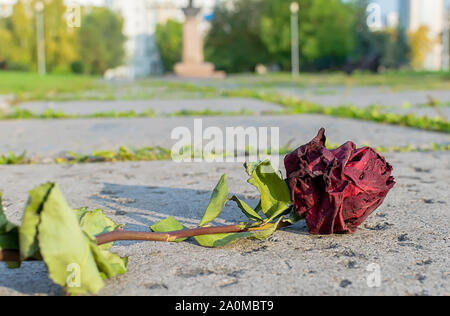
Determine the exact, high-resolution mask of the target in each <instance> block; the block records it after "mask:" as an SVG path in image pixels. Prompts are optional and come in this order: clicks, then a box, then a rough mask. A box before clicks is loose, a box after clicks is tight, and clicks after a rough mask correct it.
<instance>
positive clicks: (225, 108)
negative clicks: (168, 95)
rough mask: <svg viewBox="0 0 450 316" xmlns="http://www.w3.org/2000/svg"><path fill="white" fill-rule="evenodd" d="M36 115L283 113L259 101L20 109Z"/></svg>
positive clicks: (114, 103)
mask: <svg viewBox="0 0 450 316" xmlns="http://www.w3.org/2000/svg"><path fill="white" fill-rule="evenodd" d="M19 107H20V108H21V109H27V110H29V111H32V112H33V113H37V114H38V113H42V112H44V111H46V110H47V109H52V110H55V111H60V110H61V111H63V112H64V113H66V114H70V115H89V114H93V113H96V112H111V111H116V112H128V111H136V112H137V113H143V112H144V111H146V110H148V109H152V110H153V111H155V113H156V114H159V115H164V114H171V113H174V112H178V111H182V110H190V111H205V110H211V111H220V112H239V111H241V110H247V111H251V112H254V113H261V112H265V111H279V110H280V109H281V108H280V106H279V105H276V104H273V103H269V102H263V101H259V100H255V99H246V98H236V99H225V98H220V99H195V100H128V101H127V100H117V101H65V102H42V101H40V102H27V103H22V104H21V105H20V106H19Z"/></svg>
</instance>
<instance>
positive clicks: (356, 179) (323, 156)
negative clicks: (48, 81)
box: [284, 128, 395, 235]
mask: <svg viewBox="0 0 450 316" xmlns="http://www.w3.org/2000/svg"><path fill="white" fill-rule="evenodd" d="M325 141H326V137H325V129H323V128H322V129H321V130H320V131H319V134H318V135H317V136H316V137H315V138H314V139H313V140H312V141H311V142H310V143H309V144H306V145H304V146H301V147H300V148H298V149H297V150H295V151H294V152H292V153H290V154H289V155H287V156H286V158H285V160H284V165H285V167H286V173H287V181H288V184H289V188H290V190H291V195H292V201H293V203H294V204H295V207H296V210H297V212H298V214H299V215H300V216H306V222H307V224H308V228H309V232H310V233H311V234H323V235H325V234H333V233H354V232H355V231H356V229H357V228H358V226H359V225H361V224H362V223H363V222H364V221H365V220H366V219H367V217H368V216H369V215H370V214H371V213H372V212H373V211H374V210H375V209H377V208H378V207H379V206H380V205H381V203H383V201H384V198H385V197H386V195H387V193H388V192H389V190H390V189H391V188H392V187H393V186H394V184H395V182H394V178H393V177H392V176H391V172H392V167H391V165H389V163H387V162H386V160H385V159H384V158H383V157H382V156H380V155H379V154H378V153H377V152H376V151H375V150H373V149H372V148H369V147H365V148H361V149H356V146H355V144H354V143H352V142H347V143H345V144H344V145H342V146H341V147H339V148H338V149H335V150H328V149H326V148H325Z"/></svg>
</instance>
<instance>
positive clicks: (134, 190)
mask: <svg viewBox="0 0 450 316" xmlns="http://www.w3.org/2000/svg"><path fill="white" fill-rule="evenodd" d="M387 159H388V161H389V162H391V163H392V165H393V166H394V174H395V177H396V181H397V185H396V186H395V187H394V189H393V191H392V192H391V193H390V194H389V195H388V197H387V199H386V201H385V203H384V204H383V205H382V206H381V207H380V208H379V209H378V210H377V211H376V212H375V213H374V214H373V215H372V216H371V217H369V219H368V220H367V222H366V223H365V224H364V225H362V227H361V228H360V229H359V230H358V231H357V232H356V233H355V234H354V235H333V236H311V235H309V234H308V232H307V228H306V226H305V224H304V223H302V222H301V223H298V224H296V225H295V226H293V227H290V228H286V229H283V230H280V231H278V232H277V233H276V234H275V235H274V236H273V237H271V238H270V239H269V240H267V241H262V242H259V241H241V242H238V243H235V244H232V245H229V246H227V247H225V248H219V249H206V248H202V247H199V246H198V245H196V244H195V242H184V243H176V244H174V243H157V242H119V243H117V244H116V245H115V246H114V247H113V251H114V252H116V253H118V254H120V255H128V256H130V264H129V272H128V274H126V275H123V276H120V277H118V278H115V279H113V280H108V281H107V282H106V287H105V288H104V289H103V290H102V291H101V293H100V294H101V295H182V296H186V295H233V296H234V295H237V296H253V295H269V296H276V295H325V294H328V295H449V294H450V280H449V275H450V250H449V249H450V248H449V236H450V235H449V226H448V223H449V220H450V213H449V205H450V196H449V194H448V192H449V189H450V180H449V179H450V154H449V153H403V154H389V155H387ZM223 173H227V175H228V184H229V189H230V193H237V194H239V195H240V196H241V197H242V198H243V199H245V200H246V201H247V202H248V203H249V204H250V205H252V206H254V205H255V204H256V203H257V197H258V195H257V192H256V191H255V190H254V189H253V187H251V186H250V185H249V184H247V183H246V180H247V177H246V175H245V172H244V169H243V167H242V166H241V164H238V163H230V164H223V163H222V164H218V163H192V164H187V163H182V164H176V163H173V162H139V163H131V162H130V163H105V164H86V165H72V166H62V165H29V166H0V174H1V175H2V176H1V177H0V189H1V190H3V191H4V206H5V207H6V213H7V215H8V216H9V217H10V218H11V220H13V221H14V222H16V223H19V222H20V219H21V216H22V210H23V208H24V205H25V203H26V199H27V192H28V191H29V190H30V189H32V188H33V187H34V186H36V185H38V184H41V183H43V182H46V181H56V182H58V183H59V185H60V187H61V190H62V192H63V193H64V194H65V196H66V197H67V199H68V202H69V204H70V205H71V206H72V207H74V208H77V207H82V206H89V207H90V208H96V207H101V208H103V209H104V210H105V211H106V213H107V214H108V215H109V216H111V217H112V218H113V219H114V220H115V221H117V222H118V223H123V224H126V226H125V229H127V230H144V231H148V230H149V229H148V227H149V226H150V225H152V224H153V223H154V222H156V221H158V220H160V219H163V218H166V217H168V216H175V217H176V218H177V219H178V220H180V221H181V222H182V223H183V224H185V225H187V226H189V227H194V226H195V225H196V224H197V223H198V222H199V220H200V218H201V216H202V213H203V211H204V209H205V208H206V206H207V204H208V200H209V197H210V194H211V190H212V189H213V187H214V186H215V184H216V182H217V181H218V179H219V177H220V176H221V175H222V174H223ZM241 220H244V218H243V216H241V215H240V212H239V211H238V210H237V208H236V207H235V206H233V205H230V206H227V208H226V209H225V210H224V212H223V213H222V214H221V216H220V217H219V219H218V220H217V221H216V223H215V224H227V223H236V222H238V221H241ZM368 267H369V268H370V267H378V268H379V269H380V273H381V274H380V276H381V284H380V286H379V287H371V286H369V285H371V283H367V278H370V276H371V272H370V271H367V269H368ZM0 276H1V277H0V295H59V294H61V289H60V288H59V287H58V286H55V285H54V284H52V282H51V281H50V280H49V279H48V277H47V271H46V268H45V265H44V264H43V263H40V262H28V263H24V265H23V268H22V269H19V270H7V269H6V267H5V266H4V265H1V264H0Z"/></svg>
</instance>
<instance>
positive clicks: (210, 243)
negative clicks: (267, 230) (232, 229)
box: [194, 232, 252, 248]
mask: <svg viewBox="0 0 450 316" xmlns="http://www.w3.org/2000/svg"><path fill="white" fill-rule="evenodd" d="M251 236H252V233H250V232H242V233H231V234H213V235H202V236H195V237H194V238H195V240H196V241H197V242H198V244H199V245H200V246H202V247H209V248H217V247H223V246H226V245H228V244H231V243H233V242H235V241H237V240H239V239H242V238H248V237H251Z"/></svg>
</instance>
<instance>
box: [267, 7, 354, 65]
mask: <svg viewBox="0 0 450 316" xmlns="http://www.w3.org/2000/svg"><path fill="white" fill-rule="evenodd" d="M291 2H292V0H266V1H265V8H264V13H263V16H262V19H261V28H262V32H261V37H262V40H263V42H264V44H265V45H266V47H267V48H268V50H269V52H270V53H271V54H272V55H273V56H274V58H275V59H276V60H277V61H279V63H280V64H281V66H282V67H283V68H284V69H289V68H290V64H291V40H290V39H291V37H290V36H291V35H290V34H291V30H290V14H291V13H290V10H289V7H290V4H291ZM298 2H299V5H300V12H299V15H300V17H299V19H300V27H299V42H300V47H301V58H302V59H303V61H304V62H303V66H309V67H314V68H328V67H336V66H340V65H342V64H344V62H345V60H346V57H347V56H348V55H349V54H350V53H351V52H352V51H353V48H354V44H355V38H354V31H353V30H354V27H355V22H356V21H355V15H356V6H355V5H354V3H353V2H348V1H347V2H343V1H341V0H302V1H298ZM305 63H306V65H305Z"/></svg>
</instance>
